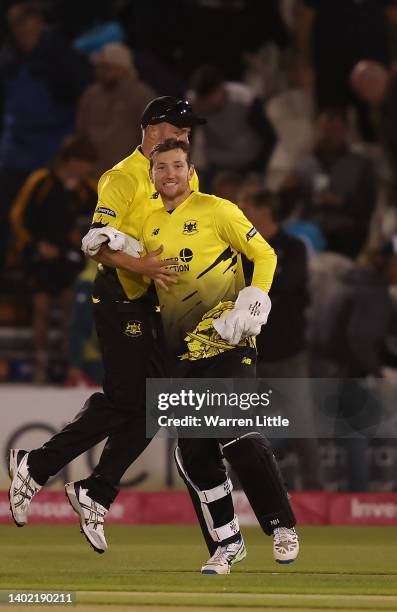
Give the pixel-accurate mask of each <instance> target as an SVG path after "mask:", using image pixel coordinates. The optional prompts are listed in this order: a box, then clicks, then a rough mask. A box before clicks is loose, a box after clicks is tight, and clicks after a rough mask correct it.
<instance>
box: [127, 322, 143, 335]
mask: <svg viewBox="0 0 397 612" xmlns="http://www.w3.org/2000/svg"><path fill="white" fill-rule="evenodd" d="M141 325H142V323H141V322H140V321H128V323H127V325H126V326H125V330H124V333H125V335H126V336H130V337H131V338H136V337H137V336H142V329H141Z"/></svg>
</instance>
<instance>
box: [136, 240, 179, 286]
mask: <svg viewBox="0 0 397 612" xmlns="http://www.w3.org/2000/svg"><path fill="white" fill-rule="evenodd" d="M163 250H164V247H163V245H161V246H160V247H159V248H158V249H156V250H155V251H152V252H151V253H148V255H145V256H144V257H141V258H140V259H139V261H137V262H136V264H137V266H138V267H139V270H137V271H139V273H140V274H143V275H144V276H148V277H149V278H151V279H152V280H154V282H155V283H156V285H158V286H159V287H161V289H164V291H169V289H168V287H169V285H170V284H176V283H177V282H178V276H179V272H176V271H175V270H167V266H172V265H173V264H176V262H177V260H176V259H167V260H161V259H158V256H159V255H161V253H162V252H163Z"/></svg>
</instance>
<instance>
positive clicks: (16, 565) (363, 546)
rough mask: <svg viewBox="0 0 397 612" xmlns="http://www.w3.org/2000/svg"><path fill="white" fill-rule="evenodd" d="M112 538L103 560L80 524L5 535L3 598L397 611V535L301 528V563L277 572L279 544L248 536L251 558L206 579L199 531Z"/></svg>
mask: <svg viewBox="0 0 397 612" xmlns="http://www.w3.org/2000/svg"><path fill="white" fill-rule="evenodd" d="M106 533H107V540H108V544H109V550H108V552H107V553H105V554H104V555H97V554H95V553H94V552H93V550H92V549H91V548H90V547H89V546H88V544H87V543H86V541H85V539H84V538H83V536H81V535H80V533H79V530H78V526H77V524H76V526H67V527H66V526H62V527H58V526H48V527H46V526H27V527H24V528H21V529H18V528H16V527H14V526H4V525H3V526H0V590H1V591H7V590H19V589H23V590H64V591H75V592H76V593H77V602H78V609H79V612H84V611H85V610H88V611H93V610H94V609H95V608H98V607H99V605H100V604H103V605H105V606H106V609H107V610H109V609H110V608H112V610H117V611H118V612H123V610H136V611H138V610H145V609H146V610H147V612H154V610H156V611H157V610H167V611H168V612H169V611H170V610H173V609H177V610H178V612H184V611H185V610H186V611H187V610H189V609H196V610H200V609H201V610H208V611H211V610H218V611H219V610H221V609H222V608H231V609H233V610H235V611H236V612H243V610H252V609H255V608H256V609H262V610H263V609H266V610H277V611H278V612H282V611H283V610H360V611H361V610H394V611H396V610H397V530H396V529H394V528H380V527H368V528H361V527H353V528H348V527H302V528H300V529H299V533H300V539H301V554H300V556H299V560H298V561H297V562H295V563H293V564H291V565H287V566H280V565H277V564H276V563H274V561H273V558H272V548H271V545H272V540H271V538H268V537H267V536H265V535H263V533H262V532H261V531H260V530H259V528H254V527H251V528H245V529H244V536H245V539H246V544H247V548H248V556H247V558H246V559H245V560H244V561H243V562H242V563H240V564H238V565H236V566H235V567H234V568H233V570H232V574H231V575H230V576H202V575H201V574H200V572H199V570H200V567H201V564H202V562H204V561H205V560H206V558H207V553H206V549H205V548H204V546H203V544H202V542H201V536H200V533H199V531H198V528H195V527H190V526H189V527H185V526H183V527H182V526H180V527H179V526H157V525H156V526H154V525H153V526H122V527H121V526H108V527H107V530H106ZM6 609H12V608H11V606H0V612H2V611H3V610H6ZM13 609H18V610H22V609H28V607H27V606H18V607H16V606H15V607H13ZM29 609H32V607H29ZM35 609H36V610H37V607H36V606H35ZM45 609H47V610H48V609H49V608H48V607H46V608H45ZM52 609H54V607H52ZM55 609H63V610H64V609H65V607H64V606H62V607H61V608H59V607H58V606H57V607H55Z"/></svg>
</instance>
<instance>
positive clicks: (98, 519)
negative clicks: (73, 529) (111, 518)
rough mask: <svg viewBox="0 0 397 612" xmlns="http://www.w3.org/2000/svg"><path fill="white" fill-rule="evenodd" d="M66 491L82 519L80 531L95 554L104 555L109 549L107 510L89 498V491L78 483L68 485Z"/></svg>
mask: <svg viewBox="0 0 397 612" xmlns="http://www.w3.org/2000/svg"><path fill="white" fill-rule="evenodd" d="M65 491H66V495H67V497H68V499H69V502H70V504H71V506H72V508H73V510H74V511H75V512H76V514H77V515H78V517H79V519H80V527H81V529H80V531H81V532H82V533H83V534H84V535H85V537H86V538H87V540H88V542H89V544H91V546H92V548H93V549H94V550H95V552H97V553H100V554H101V553H104V552H105V550H107V547H108V545H107V543H106V539H105V532H104V530H103V524H104V521H105V516H106V513H107V509H106V508H105V507H104V506H101V504H99V503H98V502H96V501H94V500H93V499H91V497H88V495H87V491H88V489H84V488H83V487H82V486H81V485H80V484H79V483H78V482H69V483H68V484H66V485H65Z"/></svg>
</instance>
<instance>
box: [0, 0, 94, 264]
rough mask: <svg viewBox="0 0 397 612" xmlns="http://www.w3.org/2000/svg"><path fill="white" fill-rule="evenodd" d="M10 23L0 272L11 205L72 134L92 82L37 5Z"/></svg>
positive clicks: (0, 86) (1, 101) (0, 145)
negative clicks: (81, 99)
mask: <svg viewBox="0 0 397 612" xmlns="http://www.w3.org/2000/svg"><path fill="white" fill-rule="evenodd" d="M7 17H8V25H9V30H10V38H9V39H8V40H7V42H6V43H5V44H4V45H3V47H2V49H1V51H0V108H1V110H2V125H1V127H0V194H1V195H0V197H1V206H0V210H1V213H0V245H1V247H0V268H1V267H2V264H3V261H4V256H5V249H6V244H7V239H8V213H9V209H10V206H11V203H12V201H13V199H14V198H15V195H16V193H17V191H18V189H19V188H20V187H21V185H22V183H23V182H24V180H25V179H26V177H27V176H28V174H29V173H30V172H32V171H33V170H35V169H36V168H40V167H42V166H43V165H45V164H47V163H48V162H49V161H50V160H51V159H52V157H53V156H54V155H55V153H56V151H57V150H58V148H59V146H60V144H61V142H62V140H63V139H64V138H65V136H66V135H67V134H69V133H70V132H72V131H73V129H74V116H75V107H76V103H77V100H78V98H79V96H80V94H81V92H82V91H83V89H84V88H85V87H86V85H87V84H88V82H89V80H90V67H89V64H88V61H87V60H86V59H85V57H83V56H81V55H80V54H79V53H77V52H76V51H74V49H72V48H71V47H70V46H69V45H68V44H66V43H64V42H63V41H62V40H61V39H60V38H59V37H58V36H55V35H54V34H52V33H51V32H49V31H47V30H46V29H45V24H44V21H43V18H42V16H41V14H40V12H38V10H37V9H36V8H35V7H34V5H32V4H28V3H19V4H16V5H14V6H12V7H11V8H10V9H9V11H8V14H7Z"/></svg>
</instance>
